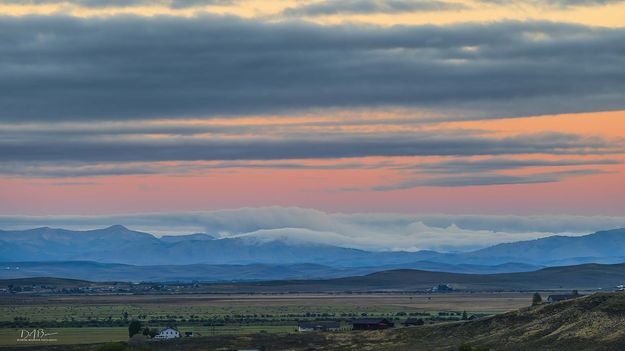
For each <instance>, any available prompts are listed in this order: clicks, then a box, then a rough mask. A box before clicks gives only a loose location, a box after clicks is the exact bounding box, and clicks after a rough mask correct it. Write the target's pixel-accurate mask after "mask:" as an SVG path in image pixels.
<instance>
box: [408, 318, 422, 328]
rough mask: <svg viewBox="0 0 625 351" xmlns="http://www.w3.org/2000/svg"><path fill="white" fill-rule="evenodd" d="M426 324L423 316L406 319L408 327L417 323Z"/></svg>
mask: <svg viewBox="0 0 625 351" xmlns="http://www.w3.org/2000/svg"><path fill="white" fill-rule="evenodd" d="M423 324H425V322H423V319H421V318H408V319H406V320H405V321H404V326H406V327H412V326H415V325H423Z"/></svg>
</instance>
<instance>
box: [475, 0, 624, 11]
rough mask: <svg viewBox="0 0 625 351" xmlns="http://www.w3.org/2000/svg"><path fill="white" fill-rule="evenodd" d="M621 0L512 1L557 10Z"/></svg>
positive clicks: (496, 0)
mask: <svg viewBox="0 0 625 351" xmlns="http://www.w3.org/2000/svg"><path fill="white" fill-rule="evenodd" d="M480 1H481V2H484V3H494V4H500V5H508V4H511V3H512V2H510V1H507V0H480ZM621 2H623V0H517V1H514V3H515V4H527V5H534V6H549V7H559V8H563V9H565V8H568V7H574V6H602V5H610V4H617V3H621Z"/></svg>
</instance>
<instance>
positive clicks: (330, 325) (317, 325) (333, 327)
mask: <svg viewBox="0 0 625 351" xmlns="http://www.w3.org/2000/svg"><path fill="white" fill-rule="evenodd" d="M339 329H341V323H340V322H300V323H298V324H297V330H298V331H300V332H309V331H338V330H339Z"/></svg>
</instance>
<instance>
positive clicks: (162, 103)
mask: <svg viewBox="0 0 625 351" xmlns="http://www.w3.org/2000/svg"><path fill="white" fill-rule="evenodd" d="M536 34H540V35H539V36H537V35H536ZM537 38H539V39H540V40H537ZM624 39H625V30H624V29H599V28H588V27H583V26H577V25H569V24H556V23H542V22H541V23H518V22H501V23H495V24H484V25H481V24H465V25H452V26H445V27H436V26H397V27H391V28H382V27H373V26H355V25H344V26H318V25H314V24H305V23H297V22H289V23H282V24H267V23H263V22H258V21H254V20H242V19H238V18H231V17H230V18H229V17H216V16H199V17H195V18H191V19H187V18H176V17H156V18H144V17H129V16H114V17H107V18H88V19H79V18H72V17H63V16H47V17H37V16H27V17H0V61H1V65H0V90H1V91H2V92H3V93H2V94H1V95H0V111H1V112H0V121H25V120H48V121H49V120H61V119H64V120H79V119H83V120H94V119H105V120H121V119H128V118H135V119H142V118H156V117H163V118H165V117H191V116H209V117H210V116H220V115H237V114H243V115H245V114H264V113H272V114H273V113H293V112H298V111H302V110H306V109H313V110H315V109H323V108H374V107H388V106H399V107H409V108H412V107H417V108H419V107H421V108H434V109H446V108H454V109H459V108H462V109H465V110H467V111H477V112H475V113H476V114H481V115H483V116H497V115H508V116H517V115H525V114H543V113H556V112H577V111H588V110H608V109H620V108H623V107H624V103H623V101H625V96H624V93H623V92H625V62H624V57H625V55H623V53H624V52H625V44H624V43H625V40H624ZM467 47H470V48H471V50H468V49H467Z"/></svg>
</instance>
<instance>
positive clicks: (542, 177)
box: [372, 169, 607, 191]
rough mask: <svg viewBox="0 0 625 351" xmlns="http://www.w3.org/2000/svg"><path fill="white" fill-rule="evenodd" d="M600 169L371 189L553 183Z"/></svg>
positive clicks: (474, 177) (483, 176)
mask: <svg viewBox="0 0 625 351" xmlns="http://www.w3.org/2000/svg"><path fill="white" fill-rule="evenodd" d="M603 173H607V171H604V170H600V169H575V170H568V171H560V172H550V173H538V174H529V175H507V174H477V175H475V174H469V175H463V176H451V177H437V178H427V179H411V180H407V181H403V182H400V183H396V184H390V185H379V186H375V187H373V188H372V190H376V191H389V190H402V189H411V188H416V187H423V186H427V187H465V186H486V185H509V184H536V183H555V182H559V181H562V180H563V179H564V178H567V177H571V176H583V175H593V174H603Z"/></svg>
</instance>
